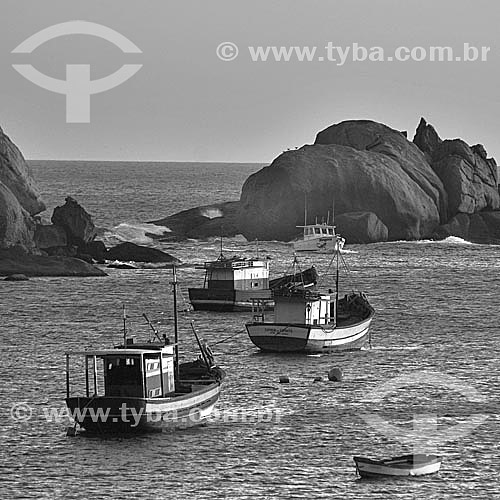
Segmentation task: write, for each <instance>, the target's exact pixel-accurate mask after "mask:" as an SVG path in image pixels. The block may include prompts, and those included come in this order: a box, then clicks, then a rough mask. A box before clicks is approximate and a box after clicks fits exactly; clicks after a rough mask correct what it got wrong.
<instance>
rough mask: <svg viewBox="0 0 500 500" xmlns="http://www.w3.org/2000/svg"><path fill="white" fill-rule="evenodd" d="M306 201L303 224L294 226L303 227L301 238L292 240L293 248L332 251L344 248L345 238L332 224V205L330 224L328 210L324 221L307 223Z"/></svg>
mask: <svg viewBox="0 0 500 500" xmlns="http://www.w3.org/2000/svg"><path fill="white" fill-rule="evenodd" d="M306 204H307V201H306V202H305V204H304V225H303V226H296V227H298V228H302V229H303V234H302V238H301V239H297V240H296V241H294V242H293V249H294V250H295V251H296V252H319V253H333V252H336V251H338V250H342V249H343V248H344V244H345V239H344V238H342V237H341V236H339V235H338V234H337V233H336V232H335V226H334V224H333V213H334V212H333V207H332V223H331V224H330V212H328V215H327V219H326V222H325V221H322V222H321V223H318V220H316V221H315V223H314V224H308V223H307V206H306Z"/></svg>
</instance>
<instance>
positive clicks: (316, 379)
mask: <svg viewBox="0 0 500 500" xmlns="http://www.w3.org/2000/svg"><path fill="white" fill-rule="evenodd" d="M313 382H323V377H314V380H313Z"/></svg>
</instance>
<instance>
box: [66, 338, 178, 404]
mask: <svg viewBox="0 0 500 500" xmlns="http://www.w3.org/2000/svg"><path fill="white" fill-rule="evenodd" d="M71 356H79V358H78V359H80V360H81V362H83V360H84V363H85V366H84V367H83V373H84V375H85V381H84V382H83V383H84V387H81V385H82V382H81V381H77V380H75V381H74V383H73V384H71V385H72V386H73V387H75V386H78V389H79V392H80V393H82V391H81V389H83V390H84V393H85V394H86V396H87V397H92V396H105V397H119V398H124V397H125V398H160V397H165V396H167V395H168V394H170V393H173V392H174V391H175V376H174V345H163V344H153V343H149V344H144V345H133V344H131V345H127V346H126V348H121V349H109V350H101V351H84V352H72V353H67V354H66V372H67V375H66V377H67V378H66V392H67V397H68V398H69V397H70V392H71V387H70V383H71V380H70V378H71V375H70V357H71ZM79 372H80V373H81V371H80V370H79Z"/></svg>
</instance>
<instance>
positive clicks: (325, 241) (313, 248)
mask: <svg viewBox="0 0 500 500" xmlns="http://www.w3.org/2000/svg"><path fill="white" fill-rule="evenodd" d="M344 244H345V240H344V238H340V239H337V238H336V237H328V236H326V237H325V236H323V237H320V238H310V239H304V240H299V241H295V242H294V243H293V249H294V250H295V251H296V252H319V253H323V252H324V253H334V252H336V251H337V250H338V251H342V249H343V248H344Z"/></svg>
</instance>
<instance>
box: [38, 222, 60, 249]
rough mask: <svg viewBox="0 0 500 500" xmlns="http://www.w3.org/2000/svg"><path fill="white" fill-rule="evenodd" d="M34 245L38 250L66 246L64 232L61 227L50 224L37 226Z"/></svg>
mask: <svg viewBox="0 0 500 500" xmlns="http://www.w3.org/2000/svg"><path fill="white" fill-rule="evenodd" d="M35 244H36V246H37V248H39V249H40V250H47V249H49V248H54V247H66V246H68V237H67V236H66V231H65V230H64V228H63V227H61V226H55V225H52V224H49V225H42V224H37V226H36V229H35Z"/></svg>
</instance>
